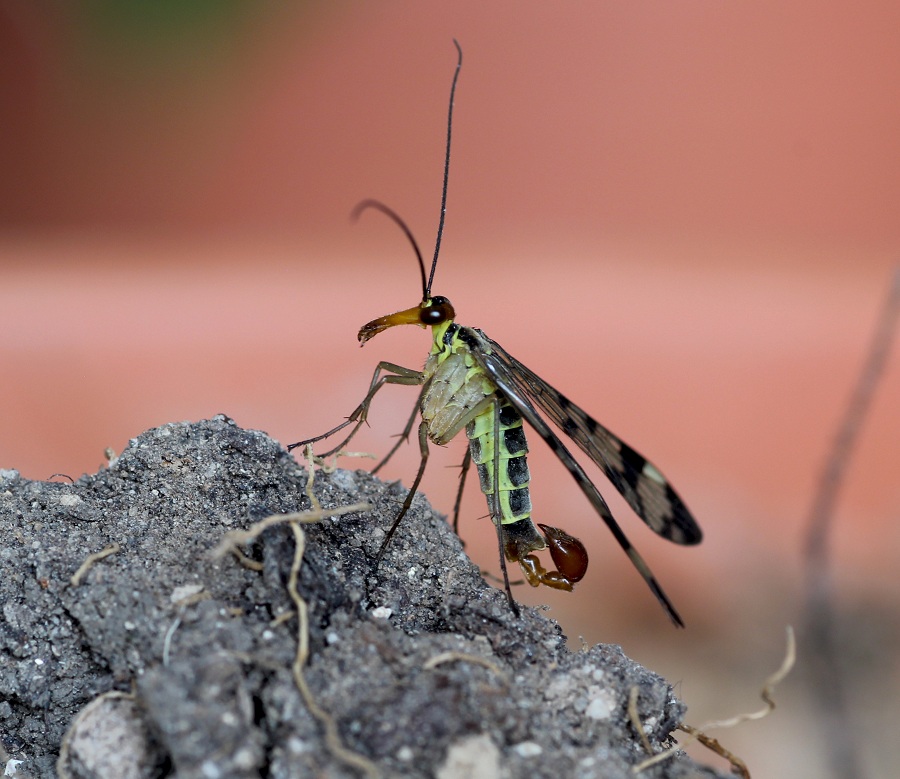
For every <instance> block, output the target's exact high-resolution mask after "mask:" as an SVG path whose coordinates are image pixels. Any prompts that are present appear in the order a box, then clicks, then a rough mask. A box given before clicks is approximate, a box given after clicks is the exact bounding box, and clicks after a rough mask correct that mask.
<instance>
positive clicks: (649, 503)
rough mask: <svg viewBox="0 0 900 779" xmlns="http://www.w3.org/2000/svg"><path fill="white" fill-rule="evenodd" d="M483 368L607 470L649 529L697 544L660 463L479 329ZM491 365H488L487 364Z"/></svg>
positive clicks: (696, 532) (693, 525) (695, 529)
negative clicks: (484, 355)
mask: <svg viewBox="0 0 900 779" xmlns="http://www.w3.org/2000/svg"><path fill="white" fill-rule="evenodd" d="M479 335H480V337H481V338H482V339H483V342H484V343H485V346H486V347H487V348H485V349H484V351H485V352H487V351H488V349H489V350H490V352H489V355H488V356H487V358H486V361H487V363H488V364H487V365H485V367H486V369H487V370H488V371H489V373H491V374H495V373H502V374H503V375H504V376H506V377H508V381H509V382H510V383H512V384H513V385H515V387H516V388H517V389H518V390H519V393H521V394H523V395H525V396H527V397H528V398H529V399H531V400H532V401H533V402H534V404H535V405H536V406H537V407H538V408H539V409H540V410H541V411H543V412H544V413H545V414H546V415H547V416H548V417H549V418H550V419H551V420H553V422H554V424H556V425H558V426H559V428H560V430H562V431H563V432H564V433H565V434H566V435H567V436H569V437H570V438H571V439H572V440H573V441H574V442H575V443H576V444H578V446H579V448H580V449H581V450H582V451H583V452H584V453H585V454H586V455H587V456H588V457H590V458H591V459H592V460H593V461H594V462H595V463H596V464H597V465H598V466H599V467H600V468H602V469H603V472H604V473H605V474H606V477H607V478H608V479H609V480H610V481H611V482H612V483H613V485H614V486H615V488H616V489H617V490H618V491H619V492H620V493H621V494H622V497H623V498H625V500H626V501H628V505H630V506H631V508H633V509H634V511H635V513H636V514H637V515H638V516H639V517H640V518H641V519H643V520H644V522H646V523H647V524H648V525H649V526H650V528H651V529H652V530H654V531H655V532H656V533H658V534H659V535H661V536H662V537H663V538H667V539H669V540H670V541H674V542H675V543H677V544H697V543H699V542H700V540H701V539H702V537H703V533H702V531H701V530H700V527H699V525H698V524H697V522H696V521H695V520H694V518H693V517H692V516H691V513H690V512H689V511H688V509H687V507H686V506H685V505H684V501H682V500H681V498H680V497H679V496H678V493H676V492H675V490H674V489H673V488H672V485H671V484H669V482H668V480H667V479H666V478H665V477H664V476H663V475H662V473H661V472H660V471H659V469H658V468H657V467H656V466H655V465H653V463H651V462H650V461H649V460H648V459H647V458H646V457H644V456H643V455H641V454H640V453H638V452H636V451H635V450H634V449H632V448H631V447H630V446H629V445H628V444H626V443H625V442H624V441H622V440H621V439H619V438H618V437H617V436H615V435H613V434H612V433H611V432H610V431H609V430H607V429H606V428H605V427H603V425H601V424H600V423H599V422H597V420H596V419H594V418H593V417H591V416H589V415H588V414H586V413H585V412H584V411H583V410H582V409H580V408H579V407H578V406H576V405H575V404H574V403H572V401H570V400H569V399H568V398H567V397H566V396H565V395H563V394H562V393H561V392H559V391H558V390H556V389H554V388H553V387H551V386H550V385H549V384H548V383H547V382H546V381H544V380H543V379H542V378H541V377H540V376H538V375H537V374H536V373H534V371H531V370H529V369H528V368H527V367H526V366H524V365H523V364H522V363H520V362H519V361H518V360H517V359H516V358H515V357H513V356H512V355H510V354H509V353H508V352H507V351H506V350H505V349H504V348H503V347H502V346H500V345H499V344H498V343H496V342H495V341H492V340H491V339H490V338H488V337H487V336H486V335H484V334H483V333H481V332H480V331H479ZM489 366H490V367H489Z"/></svg>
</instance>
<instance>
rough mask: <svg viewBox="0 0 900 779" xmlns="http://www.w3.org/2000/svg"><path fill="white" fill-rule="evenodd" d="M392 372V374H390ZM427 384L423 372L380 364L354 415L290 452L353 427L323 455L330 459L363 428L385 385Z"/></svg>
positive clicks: (385, 363) (299, 444)
mask: <svg viewBox="0 0 900 779" xmlns="http://www.w3.org/2000/svg"><path fill="white" fill-rule="evenodd" d="M388 371H390V373H388ZM382 373H385V374H386V375H384V376H382V375H381V374H382ZM424 383H425V374H423V373H422V372H421V371H416V370H413V369H412V368H404V367H403V366H402V365H395V364H394V363H392V362H380V363H378V366H377V367H376V368H375V373H374V374H373V375H372V381H371V382H370V383H369V391H368V392H367V393H366V396H365V397H364V398H363V400H362V403H360V404H359V405H358V406H357V407H356V408H355V409H354V410H353V413H352V414H350V416H349V417H347V419H345V420H344V421H343V422H341V424H339V425H338V426H337V427H334V428H332V429H331V430H329V431H328V432H327V433H322V435H317V436H315V437H314V438H307V439H306V440H305V441H297V443H295V444H290V445H288V451H289V452H290V451H291V450H292V449H296V448H297V447H298V446H306V445H307V444H314V443H316V442H317V441H322V440H324V439H326V438H329V437H331V436H333V435H334V434H335V433H338V432H340V431H341V430H343V429H344V428H345V427H347V426H348V425H353V423H354V422H355V423H356V424H355V425H354V426H353V429H352V430H351V431H350V433H349V435H348V436H347V437H346V438H345V439H344V440H343V441H341V442H340V443H339V444H338V445H337V446H335V447H334V448H333V449H331V450H329V451H327V452H325V453H324V454H322V455H321V456H322V457H330V456H331V455H333V454H334V453H335V452H339V451H340V450H341V449H343V448H344V447H345V446H346V445H347V444H348V443H350V440H351V439H352V438H353V436H355V435H356V433H357V432H358V431H359V428H360V427H362V425H363V423H364V422H365V421H366V417H367V416H368V414H369V405H370V404H371V402H372V398H374V397H375V393H376V392H378V390H380V389H381V388H382V387H383V386H384V385H385V384H404V385H407V386H418V385H421V384H424Z"/></svg>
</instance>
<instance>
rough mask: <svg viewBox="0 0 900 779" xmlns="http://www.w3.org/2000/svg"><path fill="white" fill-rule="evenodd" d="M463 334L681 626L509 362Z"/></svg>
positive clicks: (474, 334)
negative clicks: (519, 382) (536, 407)
mask: <svg viewBox="0 0 900 779" xmlns="http://www.w3.org/2000/svg"><path fill="white" fill-rule="evenodd" d="M465 335H466V336H467V338H468V345H469V348H470V351H471V354H472V356H473V357H474V358H475V361H476V362H477V363H478V365H479V366H480V367H481V368H482V369H483V370H484V371H485V372H486V373H487V375H488V376H489V377H490V379H491V381H492V382H493V383H494V385H495V386H496V388H497V392H498V393H501V394H502V395H503V396H504V397H505V398H506V399H507V400H508V401H509V402H510V403H511V404H512V405H513V406H515V408H516V410H517V411H518V412H519V414H520V415H521V416H522V418H523V419H524V420H525V421H526V422H528V424H529V425H531V427H533V428H534V430H535V432H536V433H537V434H538V435H539V436H540V437H541V438H542V439H543V440H544V443H545V444H547V446H549V447H550V449H551V450H552V451H553V453H554V454H555V455H556V456H557V457H558V458H559V460H560V462H561V463H562V464H563V465H564V466H565V467H566V469H567V470H568V471H569V473H570V474H571V475H572V478H573V479H575V481H576V482H577V484H578V486H579V487H580V488H581V491H582V492H583V493H584V494H585V496H586V497H587V499H588V501H589V502H590V504H591V506H593V508H594V510H595V511H596V512H597V515H598V516H599V517H600V518H601V519H602V520H603V521H604V522H605V523H606V526H607V527H608V528H609V530H610V532H611V533H612V534H613V537H614V538H615V539H616V541H618V543H619V546H621V547H622V549H623V550H624V552H625V554H627V555H628V559H629V560H631V563H632V565H634V567H635V568H636V569H637V571H638V573H640V575H641V576H642V577H643V579H644V581H645V582H646V583H647V585H648V586H649V587H650V590H651V591H652V592H653V594H654V595H655V596H656V598H657V600H658V601H659V602H660V604H661V605H662V607H663V608H664V609H665V611H666V613H667V614H668V615H669V617H670V618H671V620H672V622H674V623H675V624H676V625H677V626H679V627H684V623H683V622H682V621H681V617H679V616H678V612H677V611H676V610H675V607H674V606H673V605H672V602H671V601H670V600H669V598H668V596H667V595H666V593H665V592H664V591H663V588H662V586H661V585H660V583H659V582H658V581H657V579H656V577H655V576H654V575H653V572H652V571H651V570H650V566H649V565H647V563H646V562H645V561H644V558H643V557H641V555H640V553H639V552H638V550H637V549H635V547H634V545H633V544H632V543H631V541H629V540H628V537H627V536H626V535H625V533H624V532H623V531H622V528H620V527H619V523H618V522H616V520H615V518H614V517H613V515H612V512H611V511H610V510H609V506H607V505H606V501H605V500H604V498H603V496H602V495H601V494H600V491H599V490H598V489H597V487H596V485H595V484H594V483H593V482H592V481H591V480H590V478H589V477H588V475H587V474H586V473H585V472H584V468H582V467H581V464H580V463H579V462H578V460H576V459H575V458H574V457H573V455H572V453H571V452H570V451H569V450H568V449H567V448H566V446H565V444H563V442H562V441H561V440H560V438H559V436H557V435H556V434H555V433H554V432H553V430H552V429H551V427H550V425H548V424H547V422H546V421H544V418H543V417H542V416H541V415H540V414H539V413H538V412H537V409H535V407H534V406H533V405H532V404H531V401H530V400H529V397H528V393H527V392H524V391H523V390H522V388H521V387H520V385H519V384H518V383H517V382H516V380H515V377H514V375H513V373H512V371H511V370H510V367H509V364H508V363H507V362H506V360H504V359H501V358H500V357H499V355H498V353H497V352H496V351H493V352H488V351H486V349H485V347H486V348H487V349H492V347H491V346H490V345H489V343H488V342H487V340H486V339H485V337H484V336H483V335H482V334H481V333H480V332H478V331H474V330H470V329H468V328H467V332H466V334H465ZM504 354H505V352H504ZM508 356H509V355H506V357H508Z"/></svg>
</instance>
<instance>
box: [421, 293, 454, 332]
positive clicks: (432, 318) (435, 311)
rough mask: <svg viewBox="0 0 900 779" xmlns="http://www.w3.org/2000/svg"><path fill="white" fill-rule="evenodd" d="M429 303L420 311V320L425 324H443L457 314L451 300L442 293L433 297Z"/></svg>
mask: <svg viewBox="0 0 900 779" xmlns="http://www.w3.org/2000/svg"><path fill="white" fill-rule="evenodd" d="M427 303H428V305H426V306H423V307H422V309H421V310H420V311H419V320H420V321H421V322H422V324H423V325H441V324H443V323H444V322H446V321H448V320H450V319H453V318H454V317H455V316H456V312H455V311H454V310H453V306H452V305H451V304H450V301H449V300H447V298H445V297H443V296H442V295H437V296H436V297H433V298H431V299H430V300H429V301H427Z"/></svg>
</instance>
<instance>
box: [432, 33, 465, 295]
mask: <svg viewBox="0 0 900 779" xmlns="http://www.w3.org/2000/svg"><path fill="white" fill-rule="evenodd" d="M453 45H454V46H456V51H457V54H458V55H459V57H458V58H457V60H456V70H455V71H454V73H453V83H452V84H451V85H450V110H449V111H448V112H447V152H446V154H445V155H444V187H443V189H442V191H441V218H440V221H439V222H438V231H437V240H436V241H435V242H434V259H432V261H431V273H430V274H429V275H428V284H427V285H426V287H425V295H424V297H423V299H426V298H428V296H429V295H430V294H431V282H432V281H434V271H435V268H437V261H438V254H439V253H440V251H441V237H442V236H443V235H444V217H445V216H446V215H447V180H448V179H449V178H450V136H451V134H452V131H453V97H454V95H456V82H457V81H458V80H459V71H460V68H462V48H461V47H460V45H459V41H457V40H456V38H454V39H453Z"/></svg>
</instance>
